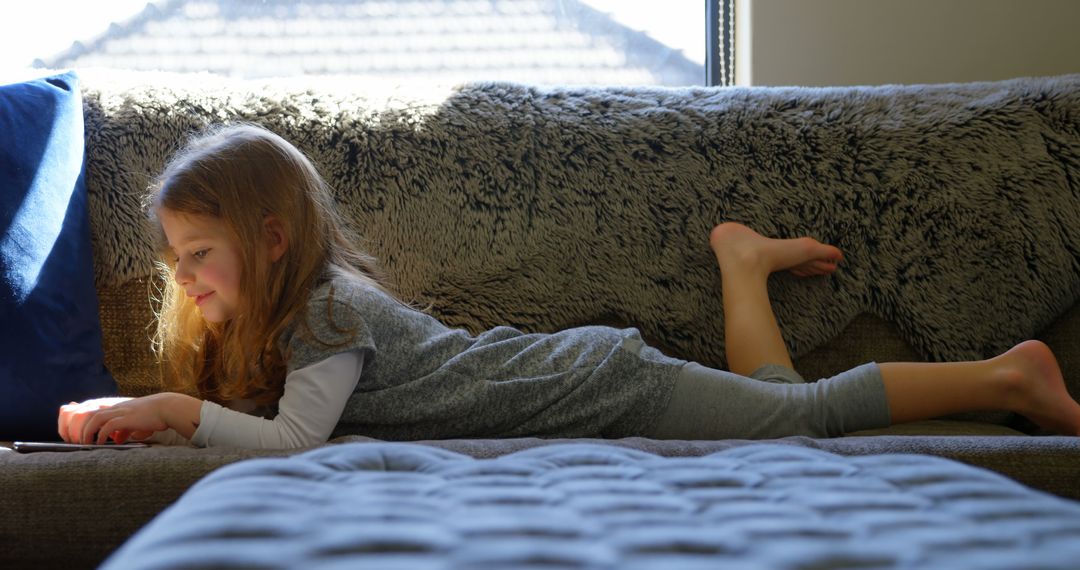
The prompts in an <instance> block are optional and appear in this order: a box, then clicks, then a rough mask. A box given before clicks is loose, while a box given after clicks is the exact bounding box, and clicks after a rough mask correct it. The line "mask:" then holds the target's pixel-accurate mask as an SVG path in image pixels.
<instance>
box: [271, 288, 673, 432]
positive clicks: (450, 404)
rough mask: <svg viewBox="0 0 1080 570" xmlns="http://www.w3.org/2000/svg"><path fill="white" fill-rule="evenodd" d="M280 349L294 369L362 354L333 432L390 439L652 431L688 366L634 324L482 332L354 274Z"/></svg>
mask: <svg viewBox="0 0 1080 570" xmlns="http://www.w3.org/2000/svg"><path fill="white" fill-rule="evenodd" d="M280 346H281V347H282V350H283V352H284V354H285V355H286V357H287V358H288V363H289V364H288V369H289V371H290V372H292V371H294V370H298V369H301V368H304V367H308V366H310V365H312V364H315V363H318V362H321V361H323V360H325V359H327V358H329V357H331V356H334V355H336V354H340V353H342V352H346V351H351V350H357V351H359V352H361V353H362V362H363V368H362V371H361V374H360V379H359V382H358V383H357V384H356V388H355V390H354V391H353V393H352V395H351V396H349V398H348V402H347V403H346V405H345V408H344V411H343V412H342V414H341V418H340V420H339V421H338V424H337V427H336V429H335V430H334V432H333V437H337V436H341V435H350V434H355V435H366V436H369V437H374V438H379V439H387V440H417V439H449V438H461V437H527V436H535V437H629V436H635V435H644V434H645V433H647V432H648V430H649V428H651V427H652V425H653V424H654V423H655V422H656V421H657V420H658V419H659V417H660V415H661V414H662V413H663V412H664V410H665V408H666V406H667V402H668V400H669V399H670V397H671V392H672V388H673V386H674V383H675V378H676V376H677V375H678V373H679V370H680V369H681V368H682V366H683V365H684V364H685V363H686V361H684V360H679V359H676V358H671V357H668V356H665V355H664V354H662V353H661V352H660V351H659V350H656V349H655V348H652V347H650V346H647V345H645V344H644V342H643V341H642V339H641V335H640V334H639V332H638V330H637V329H634V328H626V329H615V328H610V327H602V326H588V327H579V328H573V329H568V330H565V331H561V332H557V333H552V334H539V333H537V334H526V333H523V332H521V331H519V330H517V329H514V328H510V327H502V326H501V327H496V328H494V329H491V330H489V331H486V332H483V333H481V334H479V335H477V336H472V335H470V334H469V333H468V331H465V330H463V329H452V328H449V327H447V326H445V325H443V324H442V323H440V322H439V321H438V320H436V319H435V318H434V317H432V316H430V315H428V314H425V313H422V312H420V311H417V310H414V309H411V308H409V307H406V306H405V305H402V304H401V303H399V302H398V301H397V300H395V299H394V298H393V297H391V296H389V295H387V294H385V293H383V292H381V291H379V290H377V289H375V288H373V287H370V286H367V285H364V284H362V283H358V282H355V281H351V280H346V279H335V280H333V281H330V282H327V283H325V284H323V285H322V286H320V287H319V288H317V289H316V290H315V291H314V292H313V294H312V296H311V299H310V300H309V302H308V306H307V310H306V318H302V319H298V321H297V323H294V325H293V326H291V327H290V328H289V329H288V330H286V332H285V334H283V335H282V337H281V339H280Z"/></svg>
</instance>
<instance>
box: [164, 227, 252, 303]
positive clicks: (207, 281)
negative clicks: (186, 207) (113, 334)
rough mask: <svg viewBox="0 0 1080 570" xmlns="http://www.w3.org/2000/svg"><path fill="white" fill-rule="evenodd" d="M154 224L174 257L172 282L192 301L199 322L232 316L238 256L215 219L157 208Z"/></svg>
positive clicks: (237, 289)
mask: <svg viewBox="0 0 1080 570" xmlns="http://www.w3.org/2000/svg"><path fill="white" fill-rule="evenodd" d="M157 217H158V220H159V221H160V222H161V227H162V229H164V230H165V237H166V238H167V239H168V240H169V247H170V248H172V251H173V253H174V255H175V257H174V260H175V262H176V272H175V274H174V275H173V278H174V279H176V282H177V284H179V285H180V286H181V287H183V289H184V292H185V293H187V296H188V297H191V298H192V299H194V301H195V304H196V305H197V306H198V307H199V311H200V312H202V315H203V318H205V319H206V320H208V321H210V322H214V323H219V322H224V321H227V320H229V319H231V318H233V317H234V316H236V308H237V306H238V304H239V298H240V252H239V250H238V249H237V247H236V244H235V243H233V241H232V239H231V238H230V237H229V234H228V232H227V231H226V229H225V225H224V224H223V223H222V222H221V221H220V220H218V219H216V218H213V217H210V216H201V215H197V214H183V213H179V212H173V211H171V210H168V209H165V208H161V209H159V210H158V216H157Z"/></svg>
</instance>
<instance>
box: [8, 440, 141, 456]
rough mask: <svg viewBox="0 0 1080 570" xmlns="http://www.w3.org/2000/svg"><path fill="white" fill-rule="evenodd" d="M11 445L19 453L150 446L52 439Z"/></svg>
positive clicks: (18, 442) (17, 442) (19, 442)
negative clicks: (71, 441)
mask: <svg viewBox="0 0 1080 570" xmlns="http://www.w3.org/2000/svg"><path fill="white" fill-rule="evenodd" d="M12 447H13V448H14V449H15V451H18V452H19V453H34V452H35V451H89V450H92V449H140V448H143V447H150V446H149V445H148V444H145V443H106V444H104V445H97V444H93V443H62V442H52V441H16V442H15V443H14V444H13V445H12Z"/></svg>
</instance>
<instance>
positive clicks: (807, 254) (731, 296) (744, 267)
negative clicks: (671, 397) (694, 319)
mask: <svg viewBox="0 0 1080 570" xmlns="http://www.w3.org/2000/svg"><path fill="white" fill-rule="evenodd" d="M709 245H710V246H711V247H712V249H713V252H714V253H715V254H716V260H717V262H718V263H719V265H720V278H721V286H722V288H723V297H724V343H725V351H726V354H727V360H728V369H730V370H731V371H732V372H734V373H735V374H738V375H740V376H750V375H751V374H752V373H753V372H754V371H755V370H757V369H759V368H761V367H762V366H764V365H767V364H774V365H779V366H783V367H786V368H793V366H792V364H791V356H790V355H789V354H788V350H787V345H786V344H784V337H783V336H782V335H781V334H780V327H779V326H778V325H777V323H776V316H775V315H774V314H773V310H772V303H771V302H770V301H769V292H768V289H767V287H766V284H767V282H768V279H769V275H770V274H771V273H773V272H775V271H782V270H785V269H786V270H790V271H791V272H792V273H794V274H795V275H798V276H800V277H808V276H812V275H827V274H829V273H832V272H834V271H836V264H837V263H839V262H840V260H841V259H843V254H842V253H841V252H840V250H839V249H837V248H835V247H833V246H830V245H825V244H822V243H820V242H818V241H817V240H815V239H813V238H808V237H805V238H798V239H771V238H767V237H764V236H762V235H761V234H758V233H757V232H755V231H753V230H751V229H750V228H747V227H746V226H743V225H741V224H737V223H725V224H720V225H719V226H716V227H715V228H713V230H712V233H711V234H710V235H709Z"/></svg>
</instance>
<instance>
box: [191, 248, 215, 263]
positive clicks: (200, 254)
mask: <svg viewBox="0 0 1080 570" xmlns="http://www.w3.org/2000/svg"><path fill="white" fill-rule="evenodd" d="M208 253H210V250H209V249H200V250H199V251H196V252H195V253H193V254H191V257H194V258H195V259H199V260H201V259H203V258H204V257H206V254H208Z"/></svg>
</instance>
